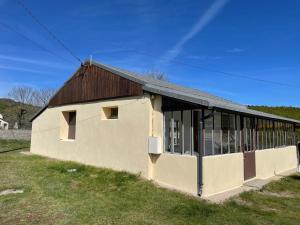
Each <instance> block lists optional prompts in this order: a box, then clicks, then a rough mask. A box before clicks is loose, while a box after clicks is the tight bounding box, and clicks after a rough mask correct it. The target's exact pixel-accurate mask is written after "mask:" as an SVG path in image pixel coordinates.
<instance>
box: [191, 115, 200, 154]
mask: <svg viewBox="0 0 300 225" xmlns="http://www.w3.org/2000/svg"><path fill="white" fill-rule="evenodd" d="M201 116H202V111H198V110H197V111H193V132H194V133H193V143H194V152H199V149H200V144H201V136H200V135H201V132H200V131H201V130H200V129H201V128H200V121H201Z"/></svg>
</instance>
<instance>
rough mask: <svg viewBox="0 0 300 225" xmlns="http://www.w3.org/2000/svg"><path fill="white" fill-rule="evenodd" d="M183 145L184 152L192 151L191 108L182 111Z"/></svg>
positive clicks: (189, 152)
mask: <svg viewBox="0 0 300 225" xmlns="http://www.w3.org/2000/svg"><path fill="white" fill-rule="evenodd" d="M182 118H183V122H182V124H183V135H184V139H183V147H184V153H186V154H191V153H192V142H191V140H192V112H191V110H185V111H183V115H182Z"/></svg>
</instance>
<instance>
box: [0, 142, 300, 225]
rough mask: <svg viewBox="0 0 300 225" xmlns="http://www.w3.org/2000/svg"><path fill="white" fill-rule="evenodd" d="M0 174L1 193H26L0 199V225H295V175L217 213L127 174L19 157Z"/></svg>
mask: <svg viewBox="0 0 300 225" xmlns="http://www.w3.org/2000/svg"><path fill="white" fill-rule="evenodd" d="M0 145H1V144H0ZM73 168H75V169H77V171H76V172H73V173H69V172H67V170H68V169H73ZM0 171H1V173H0V181H1V182H0V191H2V190H5V189H8V188H20V189H23V190H24V193H23V194H15V195H6V196H0V224H164V225H165V224H230V225H232V224H243V225H244V224H272V225H273V224H299V211H300V204H299V202H300V176H299V175H295V176H291V177H288V178H284V179H282V180H281V181H278V182H273V183H271V184H269V185H268V186H266V187H265V188H264V189H263V190H262V191H261V192H248V193H243V194H242V195H241V196H240V197H237V198H234V199H232V200H230V201H228V202H226V203H224V204H223V205H216V204H211V203H208V202H206V201H203V200H199V199H198V198H194V197H189V196H186V195H183V194H180V193H176V192H172V191H168V190H166V189H163V188H159V187H156V186H155V185H153V184H152V183H151V182H149V181H145V180H142V179H140V178H139V177H138V176H136V175H132V174H128V173H125V172H115V171H112V170H108V169H99V168H94V167H90V166H84V165H81V164H77V163H72V162H62V161H57V160H53V159H48V158H44V157H40V156H35V155H28V154H21V153H19V152H8V153H3V154H0ZM270 193H277V195H278V196H272V195H271V194H270ZM281 195H282V196H281Z"/></svg>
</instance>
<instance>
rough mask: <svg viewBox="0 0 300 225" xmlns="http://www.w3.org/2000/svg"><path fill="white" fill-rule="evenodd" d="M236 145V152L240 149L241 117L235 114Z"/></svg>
mask: <svg viewBox="0 0 300 225" xmlns="http://www.w3.org/2000/svg"><path fill="white" fill-rule="evenodd" d="M236 146H237V152H240V151H241V119H240V116H239V115H237V116H236Z"/></svg>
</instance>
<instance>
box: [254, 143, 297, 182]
mask: <svg viewBox="0 0 300 225" xmlns="http://www.w3.org/2000/svg"><path fill="white" fill-rule="evenodd" d="M255 162H256V177H257V178H260V179H266V178H269V177H272V176H275V175H276V174H280V173H282V172H285V171H288V170H292V169H295V170H296V168H297V149H296V146H287V147H282V148H272V149H265V150H258V151H255Z"/></svg>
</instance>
